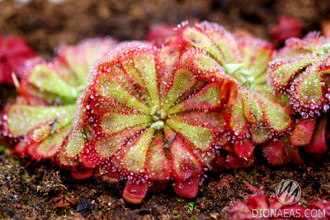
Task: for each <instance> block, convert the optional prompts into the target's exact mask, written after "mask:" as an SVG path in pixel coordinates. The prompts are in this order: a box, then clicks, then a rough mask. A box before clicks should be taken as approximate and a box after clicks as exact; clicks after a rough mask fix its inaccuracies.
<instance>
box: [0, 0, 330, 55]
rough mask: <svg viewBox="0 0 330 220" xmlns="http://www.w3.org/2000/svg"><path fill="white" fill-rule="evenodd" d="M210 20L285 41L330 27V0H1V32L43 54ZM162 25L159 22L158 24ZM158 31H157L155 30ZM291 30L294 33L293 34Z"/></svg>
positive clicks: (135, 36)
mask: <svg viewBox="0 0 330 220" xmlns="http://www.w3.org/2000/svg"><path fill="white" fill-rule="evenodd" d="M185 20H188V21H189V23H190V24H194V23H196V22H199V21H203V20H208V21H211V22H216V23H219V24H220V25H223V26H224V27H225V28H227V29H229V30H232V31H236V33H238V34H242V35H254V36H257V37H260V38H263V39H267V40H270V41H272V42H273V43H274V44H275V45H276V46H280V45H281V44H283V41H284V40H283V39H285V38H287V37H288V36H282V35H283V33H286V35H289V36H291V35H292V36H296V37H299V36H304V35H305V34H306V33H308V32H309V31H311V30H322V31H323V33H324V34H327V33H328V32H329V30H328V29H329V22H328V21H329V20H330V1H329V0H317V1H314V0H290V1H288V0H277V1H273V0H249V1H243V0H203V1H198V0H159V1H156V0H140V1H136V0H80V1H78V0H48V1H47V0H32V1H29V0H0V34H2V35H16V36H21V37H24V38H25V39H26V40H27V42H28V43H29V44H30V45H31V46H32V48H33V49H34V50H35V51H36V52H37V53H41V54H52V51H53V49H54V48H55V47H56V46H57V45H58V44H59V43H62V42H66V43H77V42H78V41H80V40H81V39H84V38H90V37H96V36H112V37H113V38H115V39H117V40H143V39H145V38H146V35H147V33H148V32H149V31H150V29H152V28H156V30H157V27H159V24H167V25H168V24H178V23H180V22H182V21H185ZM157 25H158V26H157ZM156 32H157V31H156ZM288 32H289V34H288Z"/></svg>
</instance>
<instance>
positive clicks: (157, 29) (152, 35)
mask: <svg viewBox="0 0 330 220" xmlns="http://www.w3.org/2000/svg"><path fill="white" fill-rule="evenodd" d="M175 28H176V26H175V25H165V24H156V25H153V26H151V28H150V31H149V33H148V34H147V36H146V40H148V41H150V42H152V43H154V44H155V45H156V46H158V47H161V46H162V45H163V44H165V43H168V42H169V41H170V40H171V39H174V38H175V36H177V35H178V34H179V32H178V31H176V30H175Z"/></svg>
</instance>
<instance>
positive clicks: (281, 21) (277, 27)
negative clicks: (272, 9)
mask: <svg viewBox="0 0 330 220" xmlns="http://www.w3.org/2000/svg"><path fill="white" fill-rule="evenodd" d="M270 35H271V36H272V38H273V43H274V44H275V45H280V44H282V43H284V42H285V40H286V39H289V38H291V37H300V36H301V24H300V22H299V21H298V20H296V19H293V18H290V17H287V16H280V17H278V18H277V23H276V24H274V25H273V26H271V27H270Z"/></svg>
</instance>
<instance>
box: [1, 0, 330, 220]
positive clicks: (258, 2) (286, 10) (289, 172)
mask: <svg viewBox="0 0 330 220" xmlns="http://www.w3.org/2000/svg"><path fill="white" fill-rule="evenodd" d="M22 2H25V1H13V0H4V1H0V34H5V35H7V34H12V35H16V36H21V37H23V38H25V39H26V40H27V41H28V43H29V44H30V45H31V46H32V48H33V49H34V50H35V51H36V52H37V53H39V54H43V55H46V56H49V55H51V54H52V53H53V52H52V51H53V50H54V48H55V47H56V46H57V45H59V44H60V43H63V42H65V43H77V42H78V41H80V40H82V39H84V38H90V37H98V36H106V35H109V36H112V37H113V38H115V39H117V40H120V41H122V40H143V39H144V38H145V36H146V34H147V32H148V30H149V28H150V27H151V26H152V25H155V24H159V23H165V24H177V23H180V22H181V21H183V20H188V21H189V22H190V23H194V22H197V21H202V20H209V21H212V22H216V23H219V24H221V25H223V26H224V27H225V28H227V29H229V30H233V31H235V30H238V29H243V30H245V31H248V32H250V33H252V34H253V35H255V36H257V37H260V38H263V39H267V40H271V37H270V34H269V29H270V27H271V26H272V25H273V24H274V23H276V19H277V17H278V16H280V15H287V16H289V17H292V18H294V19H297V20H299V21H300V22H301V25H302V33H303V35H305V34H306V33H307V32H309V31H311V30H320V28H321V26H322V24H323V23H324V21H327V20H330V13H329V12H330V2H329V1H328V0H318V1H312V0H299V1H298V0H292V1H287V0H278V1H272V0H250V1H241V0H204V1H197V0H177V1H175V0H160V1H155V0H153V1H148V0H142V1H134V0H121V1H106V0H85V1H76V0H67V1H64V2H61V3H55V2H49V1H46V0H40V1H32V2H28V3H22ZM14 96H15V91H14V90H13V89H12V88H9V87H7V86H3V85H2V86H1V87H0V97H1V98H0V106H1V108H3V106H4V105H5V103H6V101H7V100H10V99H12V98H13V97H14ZM256 154H260V152H256ZM256 157H257V158H259V159H258V160H257V161H256V163H255V165H254V166H253V167H250V168H246V169H237V170H227V171H225V172H222V173H206V176H205V180H204V182H203V184H202V185H201V187H200V190H199V193H198V195H197V197H196V198H194V199H185V198H180V197H178V196H177V195H176V194H175V193H174V191H173V190H172V188H171V187H168V188H167V189H165V190H163V191H162V192H160V193H156V194H155V193H148V194H147V196H146V198H145V199H144V200H143V202H142V204H140V205H130V204H127V203H125V202H124V201H123V199H122V196H121V194H122V191H123V188H124V183H118V184H112V185H110V184H109V183H105V182H102V181H100V180H97V179H93V178H90V179H87V180H83V181H78V180H74V179H73V178H72V177H71V176H70V173H69V172H68V171H66V170H61V169H58V167H56V166H55V165H53V164H52V163H51V161H48V162H47V161H46V162H41V163H36V162H35V161H30V160H28V159H18V158H16V157H14V156H12V155H11V154H10V149H8V148H3V147H0V219H226V217H227V214H226V213H227V212H226V210H228V205H230V204H231V203H232V201H235V200H237V199H242V200H244V199H245V198H246V196H247V195H249V194H252V193H260V194H262V193H265V194H266V195H273V194H274V192H275V187H276V185H277V184H278V183H279V182H280V181H281V180H283V179H288V178H289V179H294V180H296V181H297V182H298V183H299V184H300V186H301V188H302V199H301V201H300V203H301V204H302V205H307V204H308V203H310V202H312V201H316V200H318V199H330V198H329V197H330V154H329V153H328V154H327V155H325V156H324V157H323V158H317V159H315V158H308V157H307V158H306V164H305V165H303V166H292V165H287V166H284V167H272V166H270V165H269V164H268V163H267V161H266V160H265V159H260V158H262V157H261V155H256ZM61 204H62V206H63V207H62V208H59V207H57V206H60V205H61Z"/></svg>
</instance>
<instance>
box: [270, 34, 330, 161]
mask: <svg viewBox="0 0 330 220" xmlns="http://www.w3.org/2000/svg"><path fill="white" fill-rule="evenodd" d="M329 47H330V38H328V37H322V36H320V35H319V33H317V32H312V33H310V34H308V35H307V36H306V37H305V38H303V39H296V38H292V39H289V40H287V41H286V46H285V47H284V48H283V49H282V50H281V51H279V53H278V56H277V58H276V59H275V60H273V61H272V62H271V63H270V66H269V69H268V72H269V75H268V79H267V81H268V84H269V85H270V87H271V88H272V90H273V92H274V94H276V95H280V94H284V95H286V96H288V98H289V100H288V104H289V105H290V106H291V108H292V109H293V110H294V112H295V113H296V115H295V118H296V120H295V125H294V126H293V127H294V129H293V132H292V134H291V135H290V137H289V138H287V139H288V140H287V141H286V142H287V143H288V144H290V145H291V146H292V147H293V148H295V149H298V148H297V147H300V146H303V147H304V150H305V151H306V152H307V153H308V154H314V155H321V154H323V153H325V152H326V151H327V146H326V127H327V118H328V114H329V105H330V52H329ZM295 151H296V150H295ZM296 152H297V151H296ZM297 159H298V158H297Z"/></svg>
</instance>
